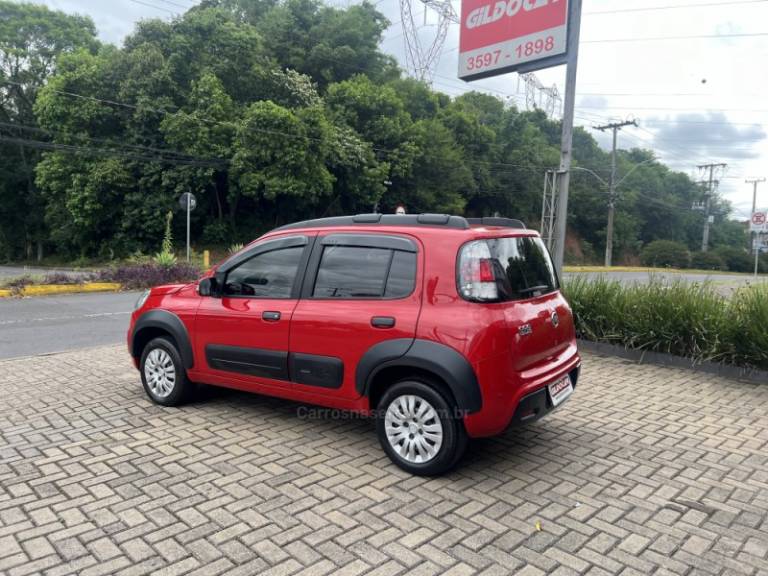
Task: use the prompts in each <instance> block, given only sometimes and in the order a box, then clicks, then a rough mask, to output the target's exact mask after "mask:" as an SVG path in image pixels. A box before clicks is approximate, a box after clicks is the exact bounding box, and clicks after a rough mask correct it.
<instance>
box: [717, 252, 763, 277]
mask: <svg viewBox="0 0 768 576" xmlns="http://www.w3.org/2000/svg"><path fill="white" fill-rule="evenodd" d="M714 253H715V254H717V255H718V256H719V257H720V259H721V260H722V261H723V262H725V266H726V268H727V269H728V270H730V271H731V272H752V271H753V270H754V269H755V260H754V258H753V257H752V256H750V255H749V253H748V252H747V251H746V249H744V248H734V247H731V246H721V247H719V248H716V249H715V250H714Z"/></svg>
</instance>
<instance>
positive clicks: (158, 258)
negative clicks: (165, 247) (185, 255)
mask: <svg viewBox="0 0 768 576" xmlns="http://www.w3.org/2000/svg"><path fill="white" fill-rule="evenodd" d="M153 260H154V262H155V264H157V265H158V266H162V267H164V268H170V267H171V266H174V265H175V264H176V263H177V260H176V255H175V254H171V253H170V252H158V253H157V254H155V257H154V258H153Z"/></svg>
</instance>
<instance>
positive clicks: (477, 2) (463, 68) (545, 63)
mask: <svg viewBox="0 0 768 576" xmlns="http://www.w3.org/2000/svg"><path fill="white" fill-rule="evenodd" d="M567 44H568V0H462V3H461V37H460V39H459V78H461V79H463V80H476V79H478V78H485V77H488V76H496V75H498V74H504V73H506V72H513V71H516V70H517V71H521V72H523V71H524V72H532V71H534V70H539V69H541V68H547V67H549V66H556V65H558V64H564V63H565V60H566V49H567Z"/></svg>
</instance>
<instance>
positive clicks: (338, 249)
mask: <svg viewBox="0 0 768 576" xmlns="http://www.w3.org/2000/svg"><path fill="white" fill-rule="evenodd" d="M415 283H416V254H415V253H414V252H404V251H401V250H393V249H389V248H374V247H368V246H344V245H328V246H324V247H323V253H322V256H321V258H320V265H319V267H318V270H317V278H316V280H315V285H314V288H313V290H312V297H313V298H341V299H354V298H381V299H384V298H388V299H390V298H391V299H394V298H405V297H406V296H408V295H409V294H411V292H413V289H414V286H415Z"/></svg>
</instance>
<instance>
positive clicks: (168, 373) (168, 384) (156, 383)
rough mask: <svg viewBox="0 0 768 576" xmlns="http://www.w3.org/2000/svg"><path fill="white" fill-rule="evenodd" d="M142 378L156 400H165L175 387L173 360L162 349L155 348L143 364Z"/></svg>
mask: <svg viewBox="0 0 768 576" xmlns="http://www.w3.org/2000/svg"><path fill="white" fill-rule="evenodd" d="M144 378H146V380H147V386H149V389H150V390H151V391H152V394H154V395H155V396H156V397H157V398H165V397H166V396H168V395H169V394H170V393H171V392H173V387H174V386H175V385H176V367H175V366H174V365H173V359H172V358H171V355H170V354H168V352H166V351H165V350H163V349H162V348H155V349H154V350H152V351H151V352H150V353H149V354H148V355H147V359H146V360H145V362H144Z"/></svg>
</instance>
